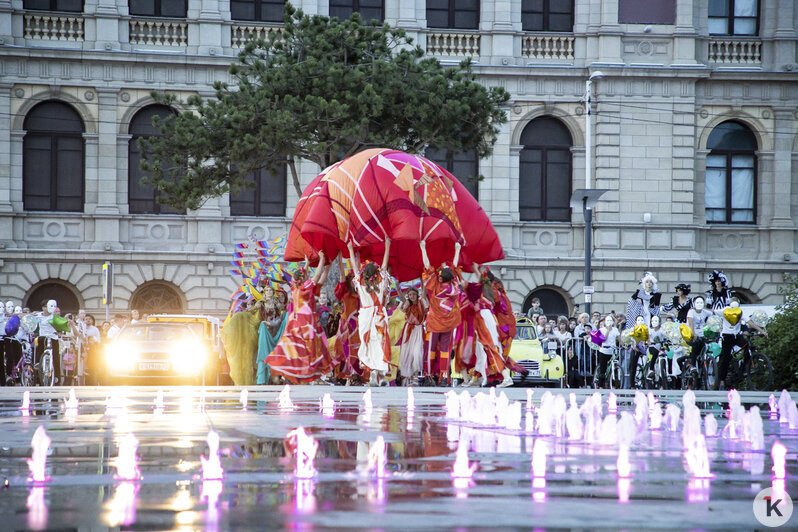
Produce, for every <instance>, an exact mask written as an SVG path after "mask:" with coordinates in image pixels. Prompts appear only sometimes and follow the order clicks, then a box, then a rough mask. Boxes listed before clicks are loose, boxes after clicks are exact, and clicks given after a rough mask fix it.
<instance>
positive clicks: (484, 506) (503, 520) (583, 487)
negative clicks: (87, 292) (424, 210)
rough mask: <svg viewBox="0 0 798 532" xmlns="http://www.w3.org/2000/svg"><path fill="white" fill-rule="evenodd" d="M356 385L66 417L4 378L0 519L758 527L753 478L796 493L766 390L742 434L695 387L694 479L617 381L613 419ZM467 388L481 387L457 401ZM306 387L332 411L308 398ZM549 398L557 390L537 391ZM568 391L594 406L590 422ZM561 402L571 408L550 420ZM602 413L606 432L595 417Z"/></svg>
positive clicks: (113, 396)
mask: <svg viewBox="0 0 798 532" xmlns="http://www.w3.org/2000/svg"><path fill="white" fill-rule="evenodd" d="M365 390H366V389H365V388H338V387H337V388H333V387H325V386H301V387H300V386H297V387H292V388H291V389H290V398H291V400H292V402H293V407H288V408H286V407H281V406H280V402H279V399H278V397H279V394H280V392H281V391H283V389H282V388H278V387H257V388H255V387H253V388H251V389H249V390H248V394H247V397H246V398H244V399H245V404H242V395H241V389H240V388H208V389H207V390H205V391H204V392H203V391H202V390H200V389H198V388H191V387H175V388H165V389H164V390H163V408H156V407H155V402H156V401H157V397H158V389H156V388H146V387H142V388H114V389H110V388H82V389H78V390H76V391H77V394H76V395H77V399H78V401H79V405H78V408H77V410H74V409H73V410H68V409H65V408H64V403H65V399H67V397H68V392H69V390H68V389H66V388H56V389H51V390H45V391H42V390H41V389H33V390H31V396H30V408H29V410H28V411H27V413H28V415H23V414H24V413H25V412H23V411H21V410H20V404H21V402H22V399H23V397H22V393H23V392H22V389H19V388H3V389H0V438H2V448H1V449H0V480H6V481H7V487H5V488H4V489H2V491H0V530H26V529H35V530H47V529H50V530H106V529H113V530H120V529H121V530H220V531H222V530H257V529H267V528H269V529H271V528H278V529H289V530H327V529H346V530H349V529H355V528H358V529H371V530H389V529H390V530H433V529H434V530H439V529H447V528H453V529H454V528H456V529H496V528H536V529H541V530H543V529H572V528H578V529H601V528H605V529H608V530H610V529H612V530H615V529H627V530H641V529H652V528H660V529H727V530H741V529H753V528H757V527H761V525H760V524H759V523H758V522H757V521H756V519H755V517H754V514H753V511H752V504H753V500H754V497H755V496H756V494H757V493H758V492H759V491H760V490H762V489H763V488H767V487H771V485H774V482H775V483H776V484H778V483H779V482H781V486H782V487H783V488H786V490H787V491H788V492H790V491H793V492H794V493H798V482H796V481H795V479H796V478H798V463H797V462H796V455H797V454H798V427H794V428H793V429H790V423H789V422H785V423H781V422H780V421H779V419H778V418H777V417H775V418H771V415H770V411H769V407H768V394H761V393H760V394H749V393H743V394H742V395H741V401H742V407H743V408H744V409H748V418H747V419H746V424H745V427H743V425H742V424H740V425H739V426H737V427H729V428H727V427H726V426H727V424H729V420H728V419H727V416H728V415H729V414H728V412H727V410H726V408H727V407H728V404H727V399H726V395H725V394H719V393H707V392H698V393H697V394H696V395H697V397H696V405H697V407H698V408H699V409H700V413H701V425H700V429H699V430H700V431H701V432H704V431H705V423H706V416H707V414H710V415H711V417H713V418H714V419H715V420H716V421H717V424H718V427H717V435H716V436H708V437H706V439H705V444H706V453H705V456H706V458H708V460H709V469H710V471H711V475H712V476H711V478H695V477H697V476H702V475H696V474H695V472H694V471H695V465H694V463H693V462H690V460H689V459H688V454H687V453H686V452H685V450H684V448H685V437H684V435H683V433H684V432H685V431H686V430H687V429H686V426H685V419H684V411H685V410H686V409H685V408H684V404H683V402H684V400H683V397H682V392H670V393H664V392H657V393H656V394H655V396H654V397H655V398H656V399H658V404H659V406H658V408H659V410H658V412H659V413H657V414H656V415H654V410H651V409H644V410H647V411H646V412H642V413H644V414H645V416H644V418H642V419H641V418H640V417H639V415H640V414H641V411H640V408H639V405H638V409H637V411H636V410H635V404H634V402H633V396H632V394H630V393H624V392H619V393H618V397H617V398H615V399H614V402H617V415H616V413H614V412H612V411H611V410H610V407H611V403H612V402H613V399H610V398H609V395H608V393H607V392H606V391H605V392H603V394H602V395H601V397H595V398H591V395H592V394H593V391H592V390H576V391H575V395H574V397H573V398H571V397H569V391H568V390H550V393H552V394H553V395H552V396H551V397H547V398H546V399H544V395H545V394H546V390H541V389H536V390H534V391H533V395H532V396H531V402H530V403H528V402H527V398H528V391H527V390H525V389H514V388H510V389H506V390H504V391H503V392H502V391H499V392H498V394H496V393H495V392H494V394H493V396H491V395H488V392H487V391H485V390H468V391H466V392H463V390H456V391H457V393H458V394H463V393H466V394H470V395H471V396H472V399H471V401H472V404H474V405H475V406H474V407H473V408H474V410H473V411H472V412H465V411H464V409H465V407H464V406H461V405H465V404H466V402H464V398H463V397H462V396H459V397H457V398H453V397H452V396H451V394H450V396H449V397H447V396H446V395H445V392H446V391H447V390H445V389H437V388H417V389H414V390H413V391H414V403H415V405H414V408H412V409H409V408H408V404H407V402H408V396H407V390H406V389H402V388H377V389H372V390H371V400H372V406H371V408H370V409H369V408H368V407H367V406H366V405H365V404H364V400H363V395H364V392H365ZM479 393H482V394H485V395H482V396H480V399H477V400H475V399H473V397H474V396H476V395H477V394H479ZM502 393H504V394H506V395H504V396H502ZM324 394H330V397H331V398H332V400H333V401H334V403H335V406H334V412H332V411H329V410H323V409H322V408H321V407H320V406H321V403H322V396H323V395H324ZM557 395H562V396H563V398H562V400H553V399H554V398H556V396H557ZM203 397H204V400H203V399H202V398H203ZM778 398H779V395H778V394H776V399H778ZM447 399H448V400H449V410H448V413H447V408H446V405H447ZM542 399H543V400H544V404H543V405H541V400H542ZM788 399H789V400H790V401H794V400H795V398H794V397H792V398H789V397H788ZM586 400H587V401H592V403H591V404H593V405H594V406H595V405H599V407H598V408H599V410H598V411H597V410H596V409H595V408H594V409H593V414H594V415H593V419H592V420H591V419H590V417H591V414H590V412H589V410H588V409H587V408H582V407H583V406H584V403H585V401H586ZM572 401H573V404H574V405H575V406H576V407H579V408H581V414H580V413H579V410H578V409H577V410H573V409H572V410H570V411H569V412H568V413H567V414H566V413H565V409H567V408H568V405H570V404H571V402H572ZM688 402H689V401H688ZM201 403H204V408H203V407H202V404H201ZM455 403H456V404H457V405H458V406H457V408H455V410H456V411H455V412H452V408H453V406H454V404H455ZM555 404H556V405H557V406H555V407H552V405H555ZM669 404H672V405H675V406H670V407H668V406H667V405H669ZM782 404H783V405H786V404H787V403H786V402H783V403H782ZM491 405H492V406H493V408H494V410H493V411H492V412H491V411H490V406H491ZM109 406H110V408H109ZM528 406H530V407H532V409H530V410H527V407H528ZM752 406H757V407H759V408H760V413H759V417H760V418H761V421H762V432H761V434H762V436H763V443H760V444H757V443H756V436H755V435H754V436H752V434H751V433H755V432H756V426H757V423H755V422H754V423H753V424H752V422H751V420H750V417H751V415H755V414H756V410H753V411H752V410H750V408H751V407H752ZM483 407H484V408H483ZM676 407H678V411H677V410H676ZM552 408H554V410H555V414H554V417H555V418H557V419H555V420H552V419H550V416H552V412H551V411H548V412H547V410H551V409H552ZM793 408H794V407H793ZM477 410H480V412H477ZM635 412H637V414H638V418H636V419H635V424H634V426H633V427H634V429H633V434H632V436H631V437H630V439H629V445H628V464H629V468H630V473H629V475H628V477H626V478H622V477H620V476H619V470H618V469H619V467H620V466H621V465H622V464H621V463H620V462H619V461H618V455H619V452H621V451H620V447H621V446H619V444H618V442H619V441H621V437H620V434H621V432H623V430H622V429H621V426H622V425H624V424H623V423H622V421H621V420H622V419H624V418H627V419H626V421H629V419H630V418H633V415H634V414H635ZM486 413H489V414H491V416H490V421H488V420H487V418H486V417H485V416H484V414H486ZM625 413H626V414H625ZM660 413H662V414H664V417H662V419H661V420H660V419H659V418H660ZM608 416H609V417H613V418H615V420H607V417H608ZM677 416H678V417H677ZM655 418H657V420H655ZM596 419H597V420H598V423H599V426H596V425H595V423H596ZM732 419H735V418H734V417H732ZM605 420H607V421H612V427H610V428H609V429H608V427H607V426H606V425H604V426H601V423H602V422H604V421H605ZM616 421H617V427H618V428H617V429H616ZM797 421H798V420H797ZM577 422H578V423H579V425H577ZM591 424H592V426H593V427H594V430H592V429H591V428H590V427H591ZM688 424H689V423H688ZM710 424H711V423H710ZM652 425H653V426H654V427H656V426H657V425H659V428H651V427H652ZM40 426H44V428H45V429H46V431H47V435H48V436H49V438H50V440H51V444H50V450H49V455H48V456H47V460H46V469H45V471H46V474H47V475H48V476H49V480H48V481H47V482H45V483H40V484H35V483H32V482H30V481H28V476H29V473H30V470H29V467H28V463H27V459H29V458H30V457H31V455H32V449H31V439H32V438H33V435H34V433H35V431H36V429H37V428H38V427H40ZM300 426H301V427H304V429H305V430H306V432H307V433H308V434H310V435H311V436H312V437H313V438H315V439H316V441H317V442H318V450H317V452H316V459H315V469H316V470H317V473H316V475H315V477H313V478H312V479H308V480H302V479H297V478H296V477H295V474H294V468H295V461H294V459H293V454H292V452H291V446H290V444H288V443H287V442H286V435H287V434H288V433H289V431H291V430H293V429H295V428H297V427H300ZM543 426H548V427H549V429H545V428H541V427H543ZM575 427H577V428H578V430H577V429H576V428H575ZM750 427H754V428H750ZM627 428H628V425H627ZM730 428H732V429H733V430H729V429H730ZM210 430H213V431H215V432H216V433H218V434H219V438H220V452H221V465H222V467H223V469H224V479H223V480H222V481H218V480H203V478H202V466H201V463H200V456H201V455H204V456H208V455H209V447H208V442H207V437H208V432H209V431H210ZM591 430H592V432H591ZM616 431H617V433H618V436H616ZM547 432H551V434H546V433H547ZM711 432H712V431H711V429H710V433H711ZM128 434H133V435H135V438H136V439H137V440H138V450H137V455H138V457H139V460H140V461H139V462H138V467H139V469H140V470H141V478H140V479H139V480H137V481H133V482H129V481H123V480H120V479H119V478H117V476H116V473H117V469H116V468H115V467H114V461H115V459H116V457H117V455H118V454H119V446H120V443H121V442H122V441H123V440H124V438H125V437H126V436H127V435H128ZM378 436H382V437H383V439H384V440H385V442H386V457H387V466H386V467H387V470H388V475H387V478H382V479H379V478H375V475H374V474H373V472H372V471H371V470H370V466H369V452H370V451H371V450H373V447H374V444H375V441H376V440H377V438H378ZM752 440H753V442H752ZM776 441H778V442H780V443H781V444H783V445H784V446H785V447H786V451H787V453H786V476H785V480H784V481H779V480H778V479H777V480H775V481H774V478H773V473H772V471H771V468H772V467H773V465H774V464H773V458H772V457H771V448H772V446H773V444H774V442H776ZM459 444H462V445H465V446H467V449H468V460H469V461H470V462H471V464H472V465H476V469H475V471H474V473H473V476H472V478H470V479H468V478H456V479H453V478H452V475H451V472H452V468H453V465H454V463H455V457H456V450H457V447H458V445H459ZM536 446H537V447H538V449H537V450H536ZM758 448H761V449H758ZM541 455H543V456H542V457H541ZM533 458H534V459H533ZM533 462H535V464H534V466H535V467H534V468H533ZM691 464H692V465H691ZM541 468H542V469H541ZM791 488H792V489H791ZM790 525H792V526H798V518H796V517H795V516H793V518H792V519H791V520H790V522H789V523H788V524H787V526H790Z"/></svg>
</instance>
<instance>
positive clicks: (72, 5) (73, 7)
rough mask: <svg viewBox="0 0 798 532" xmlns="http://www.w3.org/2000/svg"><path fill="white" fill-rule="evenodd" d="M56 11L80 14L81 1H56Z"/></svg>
mask: <svg viewBox="0 0 798 532" xmlns="http://www.w3.org/2000/svg"><path fill="white" fill-rule="evenodd" d="M56 9H57V10H58V11H71V12H75V13H80V12H81V11H83V0H58V3H57V4H56Z"/></svg>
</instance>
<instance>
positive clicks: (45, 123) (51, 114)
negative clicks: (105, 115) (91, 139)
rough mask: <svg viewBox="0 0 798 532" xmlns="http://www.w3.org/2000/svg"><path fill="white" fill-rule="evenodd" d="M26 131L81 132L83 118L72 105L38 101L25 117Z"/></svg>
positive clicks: (24, 126)
mask: <svg viewBox="0 0 798 532" xmlns="http://www.w3.org/2000/svg"><path fill="white" fill-rule="evenodd" d="M23 128H24V129H25V130H26V131H37V132H45V131H46V132H50V133H78V134H80V133H83V120H81V118H80V115H79V114H78V113H77V111H75V110H74V109H73V108H72V107H70V106H68V105H66V104H63V103H60V102H44V103H40V104H39V105H37V106H36V107H34V108H33V109H31V111H30V112H29V113H28V115H27V116H26V117H25V123H24V125H23Z"/></svg>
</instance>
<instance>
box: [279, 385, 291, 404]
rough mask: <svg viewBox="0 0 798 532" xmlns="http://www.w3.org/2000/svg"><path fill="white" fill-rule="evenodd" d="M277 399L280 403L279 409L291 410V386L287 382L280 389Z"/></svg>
mask: <svg viewBox="0 0 798 532" xmlns="http://www.w3.org/2000/svg"><path fill="white" fill-rule="evenodd" d="M277 400H278V401H279V403H280V410H292V409H293V408H294V403H293V401H291V388H290V387H289V386H288V385H287V384H286V385H285V386H284V387H283V389H282V390H280V395H279V396H278V398H277Z"/></svg>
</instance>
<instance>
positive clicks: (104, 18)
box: [0, 0, 798, 314]
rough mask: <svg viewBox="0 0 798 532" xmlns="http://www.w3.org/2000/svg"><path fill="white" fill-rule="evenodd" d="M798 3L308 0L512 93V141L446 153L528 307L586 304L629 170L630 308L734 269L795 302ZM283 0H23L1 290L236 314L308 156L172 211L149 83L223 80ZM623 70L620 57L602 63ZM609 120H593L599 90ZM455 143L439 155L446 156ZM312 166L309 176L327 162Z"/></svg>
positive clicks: (624, 252) (754, 287)
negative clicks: (575, 198)
mask: <svg viewBox="0 0 798 532" xmlns="http://www.w3.org/2000/svg"><path fill="white" fill-rule="evenodd" d="M794 4H795V2H794V1H793V0H723V1H720V2H715V1H711V2H710V1H709V0H648V1H646V2H642V1H639V0H482V1H481V2H480V1H478V0H472V1H455V0H384V1H383V0H352V1H349V0H329V1H328V0H318V1H315V2H312V1H309V0H303V1H300V2H296V3H295V5H297V6H298V7H301V8H302V9H303V10H305V12H307V13H321V14H331V15H338V16H343V17H345V16H348V14H349V13H351V12H352V11H353V10H359V11H360V12H361V13H363V14H364V16H365V17H367V18H377V19H383V20H385V21H386V22H388V23H390V24H392V25H397V26H401V27H404V28H406V29H407V30H408V32H409V34H410V35H411V36H412V37H413V38H414V39H415V40H416V42H417V43H418V44H419V45H420V46H421V47H422V48H424V49H425V50H426V52H427V54H429V55H433V56H435V57H438V58H439V59H441V60H442V61H444V62H451V63H455V62H457V61H459V60H461V59H463V58H465V57H471V58H473V60H474V61H475V62H476V64H477V66H476V70H477V72H478V73H479V75H480V79H481V80H482V81H483V82H484V83H485V84H486V85H501V86H503V87H504V88H506V89H507V90H508V91H509V92H510V94H511V102H510V104H509V106H508V109H507V112H508V117H509V121H508V123H507V124H506V125H505V126H504V127H503V129H502V132H501V135H500V138H499V141H498V143H497V144H496V146H495V149H494V152H493V154H492V156H491V157H489V158H487V159H483V160H480V161H476V160H475V159H474V158H473V157H471V156H470V155H469V154H458V155H455V156H454V157H453V158H451V157H450V158H449V159H448V160H447V164H449V165H450V168H453V169H454V171H455V174H456V175H463V174H470V175H476V174H477V173H478V174H481V175H482V176H484V179H483V180H481V181H479V183H478V184H477V183H474V182H470V184H469V186H470V187H471V188H472V189H473V190H474V192H475V193H476V195H477V196H478V199H479V201H480V203H481V204H482V205H483V207H484V208H485V210H486V211H487V212H488V213H489V214H490V216H491V219H492V220H493V223H494V225H495V227H496V229H497V230H498V232H499V234H500V236H501V239H502V243H503V245H504V248H505V251H506V255H507V258H506V260H505V261H503V262H502V263H501V264H499V265H496V266H495V268H496V269H497V270H499V271H500V276H501V277H502V278H503V279H504V280H505V284H506V286H507V287H508V289H509V291H510V293H511V297H512V299H513V303H514V304H515V305H516V307H521V306H522V304H524V305H525V304H528V303H527V302H528V299H529V297H530V296H531V295H532V294H536V295H539V296H541V297H542V299H543V300H544V308H546V309H547V310H548V311H549V312H551V311H556V312H564V311H570V310H571V309H572V308H573V304H574V303H578V302H581V300H582V294H581V292H582V286H583V265H584V221H583V214H582V212H581V208H573V209H572V208H571V205H570V201H569V200H570V197H571V195H572V192H573V191H574V190H576V189H580V188H584V187H585V165H586V157H585V149H586V143H588V142H589V143H590V146H592V148H593V157H591V161H589V163H590V164H591V165H592V169H593V171H592V175H593V179H592V182H591V183H590V185H591V186H592V187H595V188H601V189H606V192H605V193H604V195H603V196H602V197H601V199H600V200H599V202H598V205H597V207H596V209H595V216H594V221H593V228H594V230H593V242H594V245H593V248H594V251H593V285H594V287H595V294H594V296H593V302H594V308H596V309H597V310H600V311H609V310H610V309H617V310H619V311H622V310H623V309H624V308H625V302H626V299H627V298H628V296H629V294H630V293H631V292H632V290H633V289H634V288H635V287H636V285H637V280H638V279H639V278H640V277H641V276H642V274H643V272H644V271H647V270H650V271H652V272H654V273H655V274H656V275H657V276H658V277H659V279H660V289H661V290H663V291H664V292H671V293H672V291H673V287H674V286H675V285H676V284H677V282H687V283H691V284H692V286H693V290H694V291H704V290H706V288H707V287H708V285H707V283H706V274H707V272H708V271H711V270H712V269H714V268H721V269H724V270H725V271H726V273H727V274H728V276H729V278H730V280H731V284H732V285H733V286H734V287H736V288H737V289H738V291H739V293H740V294H741V295H743V296H744V298H746V299H748V300H749V301H750V302H763V303H777V302H779V301H780V297H779V295H778V287H779V286H780V284H781V282H782V275H783V274H784V273H785V272H795V271H796V260H798V231H796V219H798V74H797V72H798V57H796V55H797V54H798V51H797V48H798V35H797V34H796V31H797V30H798V6H795V5H794ZM282 5H283V2H282V1H279V0H184V1H183V2H181V1H180V0H174V1H169V2H165V1H158V0H153V1H149V2H145V1H140V0H129V1H125V0H0V298H2V299H3V300H7V299H12V300H14V301H15V302H17V303H22V304H27V305H29V306H31V307H33V308H36V307H38V302H39V301H40V300H41V298H42V297H44V296H48V295H53V294H55V295H57V297H58V298H59V300H60V301H61V306H62V307H63V308H65V309H67V310H72V309H75V308H77V307H85V308H87V309H89V310H90V311H95V312H102V311H103V309H104V307H103V305H102V285H101V281H100V280H101V270H102V264H103V263H104V262H106V261H108V262H111V263H113V267H114V273H115V277H114V299H113V305H112V307H111V312H112V313H115V312H118V311H126V310H128V309H131V308H134V307H135V308H141V309H142V310H145V311H152V310H156V309H159V310H171V311H182V312H210V313H215V314H224V313H225V312H226V309H227V305H228V298H229V296H230V293H231V292H232V291H233V290H234V289H235V284H236V283H235V280H234V279H233V277H232V276H231V275H230V274H229V273H228V269H229V264H230V263H229V261H230V257H231V251H232V249H233V245H234V244H235V243H238V242H244V241H247V240H249V239H251V238H254V239H257V240H262V239H268V238H274V237H277V236H280V235H283V234H285V232H286V230H287V225H288V221H289V220H290V217H291V213H292V210H293V206H294V205H295V203H296V201H297V198H296V196H295V193H294V191H293V187H291V186H286V179H285V176H279V177H281V178H278V179H275V178H274V177H272V176H266V175H264V176H257V177H256V179H257V185H258V188H257V189H256V191H255V192H254V193H247V194H243V195H238V196H234V197H232V198H231V197H229V196H227V195H225V196H223V197H220V198H215V199H211V200H209V201H208V202H206V203H205V205H203V206H202V208H200V209H198V210H197V211H190V212H179V211H174V210H169V209H166V208H164V207H163V206H160V205H158V204H157V202H155V200H154V195H153V192H152V190H151V189H148V188H147V187H146V186H142V185H141V184H140V183H139V179H140V177H141V172H140V170H139V169H138V159H139V157H140V154H139V152H138V147H137V144H136V139H137V138H138V137H140V136H147V135H151V134H153V133H154V130H153V129H152V126H151V120H152V116H153V115H155V114H163V113H168V112H171V111H172V110H170V109H166V108H162V107H159V106H155V105H154V102H153V100H152V98H151V96H150V91H152V90H161V91H164V90H165V91H173V92H175V93H177V94H178V95H181V96H187V95H190V94H200V95H203V96H210V95H211V94H212V83H213V82H214V81H216V80H227V79H228V76H227V68H228V66H229V64H230V63H231V62H232V61H234V60H235V55H236V53H237V50H238V49H239V48H240V46H241V45H242V43H244V42H245V41H246V39H247V36H248V35H250V34H253V33H254V34H256V35H261V36H262V35H265V33H266V32H269V31H277V32H279V31H280V23H279V21H280V20H281V11H282ZM597 72H600V74H598V75H597V74H596V73H597ZM591 75H592V76H593V78H594V81H593V82H592V95H593V96H592V102H591V105H592V110H591V116H592V117H593V126H592V133H591V138H589V139H588V138H586V117H585V101H584V96H585V86H586V81H587V80H588V78H589V77H590V76H591ZM428 155H434V156H435V157H436V158H437V159H438V160H441V161H443V160H444V159H445V156H444V154H440V153H436V154H428ZM318 170H319V169H318V168H316V167H315V166H314V165H312V164H304V165H302V167H301V173H302V177H303V183H307V182H309V181H310V179H311V178H312V177H313V176H314V175H315V174H316V172H318Z"/></svg>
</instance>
